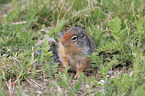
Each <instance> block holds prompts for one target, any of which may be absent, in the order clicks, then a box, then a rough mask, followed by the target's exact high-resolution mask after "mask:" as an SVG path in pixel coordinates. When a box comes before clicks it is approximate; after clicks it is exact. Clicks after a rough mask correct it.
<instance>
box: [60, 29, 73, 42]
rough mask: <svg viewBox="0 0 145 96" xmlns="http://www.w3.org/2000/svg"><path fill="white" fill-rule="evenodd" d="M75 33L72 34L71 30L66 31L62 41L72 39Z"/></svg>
mask: <svg viewBox="0 0 145 96" xmlns="http://www.w3.org/2000/svg"><path fill="white" fill-rule="evenodd" d="M72 35H73V34H71V33H70V32H68V31H67V32H65V33H64V35H63V37H62V38H61V43H66V42H67V41H70V40H71V37H72Z"/></svg>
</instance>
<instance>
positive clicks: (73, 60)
mask: <svg viewBox="0 0 145 96" xmlns="http://www.w3.org/2000/svg"><path fill="white" fill-rule="evenodd" d="M85 58H86V56H85V55H84V56H82V55H81V56H80V55H73V56H72V55H68V59H69V66H70V69H69V70H71V71H76V69H77V68H76V66H77V64H78V65H81V64H83V63H81V62H83V61H84V59H85Z"/></svg>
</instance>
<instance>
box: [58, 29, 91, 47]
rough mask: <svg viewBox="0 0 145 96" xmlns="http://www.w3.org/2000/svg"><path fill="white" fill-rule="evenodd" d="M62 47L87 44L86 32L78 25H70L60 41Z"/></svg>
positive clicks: (84, 45)
mask: <svg viewBox="0 0 145 96" xmlns="http://www.w3.org/2000/svg"><path fill="white" fill-rule="evenodd" d="M60 42H61V43H62V44H63V45H64V47H71V48H83V47H86V46H87V45H88V44H89V40H88V37H87V34H86V33H85V31H84V30H83V29H81V28H80V27H72V28H70V29H69V30H68V31H66V32H65V33H64V35H63V36H62V38H61V41H60Z"/></svg>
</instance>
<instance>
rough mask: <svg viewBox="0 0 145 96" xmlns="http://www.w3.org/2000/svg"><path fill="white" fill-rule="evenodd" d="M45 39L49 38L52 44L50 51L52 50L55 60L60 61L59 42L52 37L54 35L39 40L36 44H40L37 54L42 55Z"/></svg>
mask: <svg viewBox="0 0 145 96" xmlns="http://www.w3.org/2000/svg"><path fill="white" fill-rule="evenodd" d="M45 39H48V43H49V45H50V49H49V50H48V51H52V53H53V58H54V62H59V57H58V42H57V41H56V40H55V39H54V38H52V37H47V38H44V39H43V40H40V41H39V42H37V43H36V44H35V46H37V45H39V47H38V49H37V50H36V51H35V52H36V54H38V55H41V44H42V42H43V41H44V40H45Z"/></svg>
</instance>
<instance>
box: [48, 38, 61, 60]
mask: <svg viewBox="0 0 145 96" xmlns="http://www.w3.org/2000/svg"><path fill="white" fill-rule="evenodd" d="M48 42H49V44H50V50H48V51H52V53H53V58H54V62H59V56H58V42H57V41H56V40H55V39H54V38H49V39H48Z"/></svg>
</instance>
